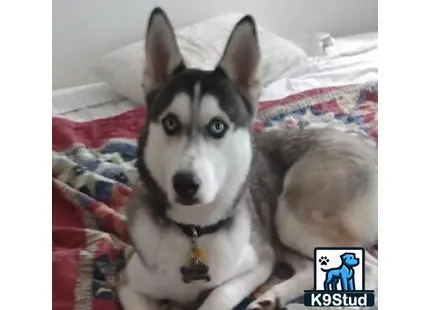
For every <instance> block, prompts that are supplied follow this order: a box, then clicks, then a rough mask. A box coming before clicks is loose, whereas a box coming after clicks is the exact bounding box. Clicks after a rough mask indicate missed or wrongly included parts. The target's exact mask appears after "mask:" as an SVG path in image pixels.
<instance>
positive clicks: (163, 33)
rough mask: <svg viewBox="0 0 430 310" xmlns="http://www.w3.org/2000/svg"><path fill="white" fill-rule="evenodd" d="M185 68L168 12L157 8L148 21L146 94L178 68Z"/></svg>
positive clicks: (145, 74) (145, 70) (145, 68)
mask: <svg viewBox="0 0 430 310" xmlns="http://www.w3.org/2000/svg"><path fill="white" fill-rule="evenodd" d="M180 68H185V65H184V61H183V58H182V56H181V53H180V51H179V47H178V44H177V42H176V36H175V33H174V30H173V27H172V24H171V23H170V21H169V18H168V17H167V15H166V13H165V12H164V11H163V10H162V9H161V8H155V9H154V10H153V11H152V13H151V15H150V17H149V22H148V27H147V30H146V42H145V64H144V71H143V81H142V86H143V87H144V89H145V92H146V94H148V93H149V92H151V91H153V90H156V89H157V88H159V87H160V86H161V85H162V84H163V83H164V82H165V81H166V80H167V78H168V77H169V76H170V75H171V74H172V73H173V72H175V71H176V70H178V69H180Z"/></svg>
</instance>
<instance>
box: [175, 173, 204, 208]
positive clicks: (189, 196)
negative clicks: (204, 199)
mask: <svg viewBox="0 0 430 310" xmlns="http://www.w3.org/2000/svg"><path fill="white" fill-rule="evenodd" d="M172 181H173V189H174V190H175V192H176V194H177V200H178V202H179V203H181V204H183V205H193V204H196V203H198V199H196V197H195V196H196V194H197V192H198V190H199V188H200V185H201V181H200V179H199V178H198V177H197V176H196V175H195V174H193V173H191V172H188V171H184V172H178V173H176V174H175V175H174V176H173V180H172Z"/></svg>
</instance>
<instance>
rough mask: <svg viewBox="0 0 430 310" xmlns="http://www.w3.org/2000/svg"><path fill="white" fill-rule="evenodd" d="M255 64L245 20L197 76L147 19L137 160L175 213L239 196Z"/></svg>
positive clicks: (164, 23) (166, 25) (162, 20)
mask: <svg viewBox="0 0 430 310" xmlns="http://www.w3.org/2000/svg"><path fill="white" fill-rule="evenodd" d="M259 64H260V48H259V43H258V38H257V30H256V25H255V22H254V19H253V18H252V17H251V16H245V17H243V18H242V19H241V20H240V21H239V22H238V23H237V24H236V26H235V27H234V29H233V30H232V33H231V35H230V38H229V39H228V41H227V44H226V48H225V51H224V53H223V55H222V57H221V59H220V60H219V62H218V65H217V66H216V68H214V70H211V71H203V70H198V69H191V68H187V67H186V65H185V63H184V59H183V57H182V55H181V53H180V51H179V47H178V44H177V42H176V38H175V34H174V30H173V27H172V25H171V23H170V22H169V19H168V17H167V16H166V14H165V13H164V12H163V10H161V9H159V8H157V9H155V10H154V11H153V12H152V13H151V16H150V18H149V24H148V28H147V34H146V44H145V64H144V72H143V87H144V90H145V93H146V98H147V105H148V123H147V126H146V128H144V133H143V138H142V139H141V142H140V143H141V147H140V149H141V153H140V154H139V156H141V158H140V160H141V163H142V164H143V165H144V166H145V169H146V171H147V174H148V177H150V178H151V179H152V180H151V182H153V183H154V184H156V185H157V186H158V187H159V189H160V190H161V191H163V193H164V194H165V196H166V197H167V200H168V202H169V204H170V206H171V208H172V209H173V210H175V208H176V209H181V208H182V209H183V208H187V209H188V210H190V208H191V209H194V210H197V209H198V208H203V207H207V206H208V205H211V204H213V203H214V202H215V201H217V200H219V198H220V197H221V196H222V197H224V198H226V196H229V195H230V193H233V194H235V195H237V192H238V190H239V189H240V187H241V185H242V184H243V182H244V181H245V179H246V176H247V173H248V170H249V165H250V162H251V157H252V150H251V133H250V126H251V124H252V121H253V118H254V116H255V113H256V108H257V106H256V102H257V99H258V96H259V94H260V89H261V88H260V81H259V75H258V71H259ZM233 198H234V197H233ZM188 213H189V211H188Z"/></svg>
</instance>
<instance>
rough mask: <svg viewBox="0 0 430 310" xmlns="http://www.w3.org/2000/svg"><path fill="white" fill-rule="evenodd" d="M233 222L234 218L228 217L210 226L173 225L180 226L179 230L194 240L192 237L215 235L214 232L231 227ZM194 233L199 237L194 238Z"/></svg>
mask: <svg viewBox="0 0 430 310" xmlns="http://www.w3.org/2000/svg"><path fill="white" fill-rule="evenodd" d="M232 222H233V216H230V217H227V218H225V219H223V220H220V221H218V222H216V223H215V224H212V225H208V226H194V225H186V224H181V223H178V222H173V223H175V224H176V226H178V227H179V229H181V230H182V232H183V233H184V234H185V235H187V236H188V237H190V238H192V237H200V236H203V235H209V234H213V233H214V232H216V231H218V230H220V229H221V228H223V227H225V226H229V225H230V224H231V223H232ZM194 232H196V233H197V236H194Z"/></svg>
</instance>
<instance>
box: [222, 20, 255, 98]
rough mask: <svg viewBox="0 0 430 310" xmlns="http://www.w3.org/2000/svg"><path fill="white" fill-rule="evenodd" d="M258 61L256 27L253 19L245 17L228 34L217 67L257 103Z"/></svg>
mask: <svg viewBox="0 0 430 310" xmlns="http://www.w3.org/2000/svg"><path fill="white" fill-rule="evenodd" d="M260 59H261V52H260V45H259V43H258V35H257V26H256V24H255V21H254V18H253V17H252V16H250V15H246V16H245V17H243V18H242V19H241V20H239V22H238V23H237V24H236V26H235V27H234V29H233V31H232V33H231V34H230V38H229V39H228V41H227V46H226V48H225V50H224V54H223V56H222V58H221V60H220V62H219V64H218V67H220V68H221V69H223V70H224V72H225V73H226V74H227V75H228V77H229V78H230V79H231V80H232V81H233V82H234V83H235V84H236V85H237V87H238V88H239V89H240V90H241V91H242V92H243V94H244V95H245V96H247V97H248V98H249V99H250V100H252V101H253V102H254V101H257V99H258V97H259V95H260V91H261V85H260V76H259V69H260Z"/></svg>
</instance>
